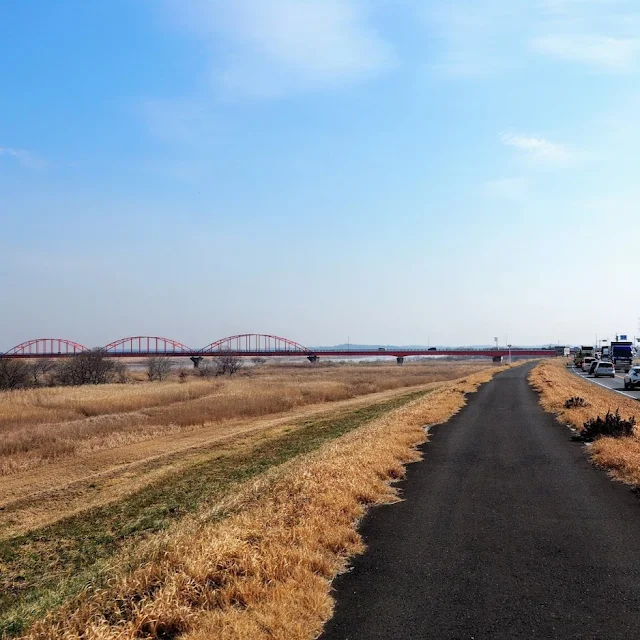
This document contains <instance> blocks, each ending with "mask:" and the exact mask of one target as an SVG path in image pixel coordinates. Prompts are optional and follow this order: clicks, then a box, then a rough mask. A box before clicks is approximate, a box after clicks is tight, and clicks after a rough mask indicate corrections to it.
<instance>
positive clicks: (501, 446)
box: [322, 366, 640, 640]
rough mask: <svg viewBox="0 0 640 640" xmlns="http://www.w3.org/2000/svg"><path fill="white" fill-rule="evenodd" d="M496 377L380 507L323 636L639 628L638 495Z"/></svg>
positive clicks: (602, 634)
mask: <svg viewBox="0 0 640 640" xmlns="http://www.w3.org/2000/svg"><path fill="white" fill-rule="evenodd" d="M529 369H530V366H524V367H517V368H515V369H512V370H509V371H506V372H504V373H502V374H499V375H498V376H496V378H495V379H494V381H493V382H491V383H489V384H488V385H485V386H484V387H482V389H481V390H480V391H479V392H478V393H477V394H474V395H473V396H471V397H470V402H469V404H468V406H467V407H466V408H465V409H464V410H463V411H462V412H461V413H460V414H458V416H456V417H454V418H453V419H452V420H451V421H450V422H449V423H448V424H447V425H443V426H441V427H437V428H436V429H434V434H433V436H432V439H431V442H429V443H428V444H426V445H424V454H425V460H424V461H423V462H421V463H418V464H415V465H411V466H410V467H409V475H408V479H407V480H406V481H405V482H404V483H403V485H402V488H403V491H404V497H405V501H404V502H401V503H399V504H396V505H389V506H385V507H381V508H378V509H374V510H373V511H371V512H370V515H369V516H368V517H367V518H366V519H365V521H364V523H363V526H362V532H363V534H364V537H365V540H366V541H367V544H368V546H369V549H368V551H367V553H365V554H364V555H363V556H360V557H359V558H357V559H356V560H355V562H354V568H353V570H352V571H351V572H349V573H347V574H345V575H343V576H341V577H339V578H338V579H337V580H336V582H335V585H334V586H335V587H336V589H337V593H336V597H337V608H336V614H335V616H334V618H333V619H332V620H331V621H330V622H329V623H328V624H327V627H326V630H325V633H324V635H323V636H322V638H323V639H324V640H338V639H339V640H373V639H384V640H400V639H405V638H406V639H413V638H416V639H418V638H419V639H427V638H428V639H431V638H433V639H437V640H445V639H454V638H455V639H472V638H473V639H475V640H480V639H483V640H484V639H488V638H491V639H494V638H498V639H505V640H506V639H509V640H512V639H515V638H527V639H532V638H558V639H563V640H564V639H568V638H581V639H595V638H601V639H606V640H611V639H617V638H620V639H623V638H624V639H627V638H629V639H635V638H640V501H639V500H638V499H637V498H636V497H635V496H634V494H633V493H632V492H631V491H630V490H629V489H628V488H626V487H624V486H623V485H620V484H617V483H614V482H612V481H610V480H609V479H607V477H606V475H605V474H604V473H603V472H601V471H597V470H596V469H594V468H592V467H591V466H590V464H589V462H588V461H587V458H586V456H585V452H584V445H581V444H580V443H576V442H571V440H570V435H571V434H570V431H569V430H568V429H567V428H566V427H563V426H561V425H560V424H558V423H557V422H555V421H554V419H553V418H552V417H551V416H549V415H548V414H545V413H544V412H543V411H542V410H541V409H540V407H539V405H538V402H537V396H536V395H535V393H534V392H533V391H532V390H531V389H530V388H529V386H528V384H527V382H526V374H527V372H528V370H529Z"/></svg>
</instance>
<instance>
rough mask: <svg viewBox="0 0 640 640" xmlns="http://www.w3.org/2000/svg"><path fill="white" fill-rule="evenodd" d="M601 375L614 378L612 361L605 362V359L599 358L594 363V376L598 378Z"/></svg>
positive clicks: (614, 372)
mask: <svg viewBox="0 0 640 640" xmlns="http://www.w3.org/2000/svg"><path fill="white" fill-rule="evenodd" d="M601 376H606V377H607V378H615V377H616V370H615V367H614V366H613V362H607V361H606V360H600V361H599V362H597V363H596V366H595V369H594V371H593V377H594V378H600V377H601Z"/></svg>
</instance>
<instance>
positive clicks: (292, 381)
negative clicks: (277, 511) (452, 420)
mask: <svg viewBox="0 0 640 640" xmlns="http://www.w3.org/2000/svg"><path fill="white" fill-rule="evenodd" d="M484 366H486V363H484V364H483V363H463V364H457V363H451V362H447V363H439V362H438V363H427V364H410V365H406V366H404V367H398V366H397V365H369V366H366V365H355V366H335V367H315V368H314V367H311V366H289V367H281V366H265V367H260V368H257V369H251V370H249V369H247V370H245V371H242V372H241V374H239V375H237V376H234V377H233V378H228V377H227V378H214V379H212V380H203V379H200V378H195V377H189V378H188V379H187V380H188V381H187V382H184V383H181V382H178V381H176V380H171V381H166V382H156V383H137V384H111V385H100V386H85V387H55V388H42V389H26V390H20V391H10V392H3V393H0V436H1V439H0V476H3V475H4V476H6V475H8V474H12V473H16V472H18V471H24V470H26V469H30V468H34V467H39V466H42V465H46V464H49V463H50V462H51V461H52V460H57V459H59V458H62V457H71V456H83V455H86V454H88V453H92V452H95V451H100V450H104V449H110V448H114V447H121V446H123V445H126V444H131V443H134V442H140V441H143V440H149V439H153V438H157V437H159V436H161V435H163V434H169V433H175V432H176V431H183V430H192V429H197V428H202V427H204V426H206V425H208V424H212V423H215V424H220V423H224V422H226V421H229V420H234V419H241V418H252V417H256V416H266V415H271V414H276V413H281V412H286V411H290V410H292V409H294V408H296V407H301V406H305V405H310V404H315V403H324V402H334V401H337V400H344V399H348V398H354V397H358V396H362V395H366V394H370V393H375V392H379V391H384V390H388V389H398V388H405V387H411V386H419V385H424V384H428V383H430V382H435V381H437V380H451V379H454V378H457V377H460V376H462V375H465V374H466V373H467V372H471V371H474V370H478V369H479V368H482V367H484Z"/></svg>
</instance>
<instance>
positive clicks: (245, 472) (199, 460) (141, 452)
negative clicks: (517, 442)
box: [0, 362, 498, 638]
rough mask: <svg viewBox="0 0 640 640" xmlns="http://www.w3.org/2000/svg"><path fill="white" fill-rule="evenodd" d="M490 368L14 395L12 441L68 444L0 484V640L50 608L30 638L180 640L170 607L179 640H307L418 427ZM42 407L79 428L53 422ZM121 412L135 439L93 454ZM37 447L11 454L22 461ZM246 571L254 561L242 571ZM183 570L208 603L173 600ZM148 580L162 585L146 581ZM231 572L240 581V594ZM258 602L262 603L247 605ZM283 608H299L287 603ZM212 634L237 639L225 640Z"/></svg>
mask: <svg viewBox="0 0 640 640" xmlns="http://www.w3.org/2000/svg"><path fill="white" fill-rule="evenodd" d="M496 370H498V369H497V368H495V367H493V366H491V365H490V364H488V363H486V362H485V363H482V362H481V363H477V362H470V363H456V364H454V363H450V362H443V363H429V364H416V365H408V366H407V365H405V367H397V366H395V365H394V366H361V365H353V366H346V367H325V368H316V369H312V368H308V369H302V368H300V367H292V368H279V367H273V368H271V367H264V368H262V369H261V370H260V371H252V372H251V375H250V376H246V375H245V376H241V377H238V378H237V379H235V378H234V379H228V378H227V379H224V380H221V379H216V380H213V381H202V380H197V379H194V380H192V381H189V382H186V383H184V384H182V383H176V382H167V383H153V384H141V385H114V386H112V387H109V388H107V387H99V388H95V389H94V388H91V389H88V388H87V389H84V388H83V389H45V390H35V391H33V392H32V394H33V395H31V396H30V395H29V393H28V392H19V393H18V394H5V395H4V396H3V397H2V400H1V401H0V404H2V416H3V418H4V419H5V421H4V423H3V426H2V433H3V435H5V434H7V435H15V434H16V433H21V434H24V433H25V430H26V431H27V432H28V431H29V430H33V431H32V433H40V434H44V436H43V437H55V436H58V437H70V438H74V439H76V446H75V448H73V449H72V450H69V451H67V452H65V453H63V454H60V455H57V456H53V457H50V458H46V459H44V460H43V461H42V462H41V463H38V465H37V466H32V467H31V468H29V466H30V465H25V466H24V468H22V470H21V469H20V468H15V467H14V468H13V469H11V470H10V471H9V473H8V474H6V475H5V476H4V477H3V479H2V482H0V636H2V634H3V633H4V634H6V635H7V636H8V637H13V636H16V635H20V633H23V632H25V629H28V628H29V625H30V623H31V622H33V621H34V620H38V619H42V617H43V615H44V614H45V613H46V612H47V611H49V612H52V613H51V614H50V616H49V617H48V618H46V621H45V622H43V623H41V624H40V625H37V626H34V627H30V628H31V630H30V631H28V635H29V636H30V637H56V638H64V637H85V638H92V637H95V638H98V637H114V638H115V637H121V638H133V637H148V638H169V637H176V633H177V629H178V627H175V626H172V625H173V623H167V624H165V623H164V622H162V621H161V619H162V620H164V618H165V617H166V615H169V617H172V616H174V613H175V611H174V609H175V607H178V608H179V609H181V610H183V612H184V616H183V618H184V619H183V618H181V619H180V621H179V628H180V629H183V630H185V631H187V630H189V631H190V632H191V631H193V632H195V631H196V630H197V629H207V630H209V631H206V632H204V631H203V633H204V634H205V635H204V636H202V637H205V636H206V634H207V633H209V634H210V635H208V636H206V637H237V638H240V637H252V635H251V633H253V631H251V632H250V631H248V629H249V627H247V628H246V629H245V627H244V626H243V625H245V624H250V625H253V626H255V625H258V626H260V624H262V623H261V622H260V619H261V618H260V616H262V615H267V617H268V616H276V617H277V618H278V620H275V619H274V620H272V622H270V623H269V625H271V626H270V627H269V628H271V629H273V630H274V634H275V635H274V634H272V635H268V634H266V632H265V634H266V635H265V634H263V635H256V636H255V637H282V638H284V637H292V638H294V637H312V635H309V632H310V631H309V630H310V629H317V628H318V625H319V624H321V621H322V620H323V619H324V618H326V616H327V612H328V611H329V609H328V608H327V607H328V606H330V600H329V596H328V582H327V580H328V577H330V576H331V575H333V574H335V571H337V570H339V569H340V568H341V567H343V566H344V562H345V558H346V557H347V556H348V555H349V554H350V553H352V552H353V551H355V550H357V549H359V548H360V542H359V538H358V536H357V534H356V532H355V529H354V526H355V519H357V517H358V514H360V513H362V511H363V509H364V508H365V507H366V505H367V504H370V503H372V502H375V501H377V500H379V499H383V498H384V499H387V498H388V497H389V496H390V495H391V494H390V490H389V489H388V487H387V485H386V481H387V480H388V479H389V478H393V477H395V476H398V475H399V474H401V473H402V466H401V464H402V462H405V461H407V460H410V459H412V456H413V455H414V454H412V453H411V445H412V444H413V443H415V442H418V441H420V440H421V439H423V438H424V432H423V430H422V429H421V425H423V424H425V423H431V422H438V421H440V420H442V419H445V418H446V417H448V416H449V415H451V413H453V412H454V411H456V410H457V409H458V408H459V407H460V406H462V404H463V402H464V399H463V398H464V393H465V392H467V391H470V390H472V389H474V388H475V387H476V386H477V384H478V383H479V382H480V381H481V380H484V379H488V378H489V377H490V376H491V375H492V374H493V372H494V371H496ZM464 376H466V379H462V380H461V381H455V380H454V381H451V382H447V380H450V379H451V378H461V377H464ZM159 390H163V391H164V390H166V392H159ZM41 392H44V393H41ZM110 394H112V395H111V396H110ZM254 396H256V397H257V398H258V400H256V401H255V402H253V403H252V398H253V397H254ZM273 396H278V397H273ZM279 396H282V397H283V398H284V399H283V398H282V397H279ZM11 397H15V398H16V399H17V402H16V404H15V409H14V410H15V415H16V416H19V417H20V420H19V421H18V422H19V424H18V425H15V426H14V427H13V429H12V428H11V422H10V420H9V419H6V418H7V417H8V416H11V406H12V403H11V401H10V398H11ZM143 398H144V400H143ZM339 398H343V399H339ZM232 401H233V402H232ZM233 403H235V411H234V410H233V406H234V404H233ZM219 405H222V407H223V409H222V410H219ZM47 406H49V407H51V409H50V410H51V411H52V412H55V415H56V418H60V416H62V415H70V416H71V419H70V420H67V421H64V420H59V421H58V422H55V421H53V420H52V421H48V422H43V421H42V420H43V412H44V411H45V409H46V407H47ZM34 407H35V410H34ZM113 409H116V411H117V412H118V413H111V411H113ZM181 409H184V414H183V412H182V411H181ZM30 412H31V413H30ZM38 412H40V413H38ZM65 412H67V413H65ZM86 412H90V413H89V416H88V417H87V415H86ZM28 415H30V416H31V417H30V418H27V417H26V416H28ZM78 415H84V417H82V418H78ZM117 417H120V420H121V424H122V425H123V428H122V431H123V432H124V433H130V434H133V436H132V437H131V440H130V441H129V440H127V438H128V437H129V436H127V437H125V438H120V439H118V438H115V439H114V440H111V441H104V442H101V440H100V437H101V436H100V435H96V433H98V434H99V433H100V430H99V429H98V430H97V431H92V430H91V429H90V428H88V427H86V425H90V424H91V421H96V422H98V423H99V422H100V421H101V420H106V421H107V422H109V421H111V422H109V423H110V424H111V425H115V424H117V419H116V418H117ZM45 419H46V418H45ZM77 425H85V429H86V430H83V429H82V428H80V429H78V430H74V429H76V428H77ZM133 425H138V428H140V430H142V431H143V432H144V433H142V434H136V433H135V428H134V426H133ZM47 429H50V430H51V433H49V432H48V431H47ZM66 429H70V431H66ZM110 429H111V433H115V434H117V433H118V431H117V429H115V428H113V427H110ZM154 429H155V430H156V431H154ZM60 434H64V435H63V436H60ZM34 445H35V446H34V447H33V448H32V449H30V448H29V447H23V450H22V451H19V452H17V453H16V452H15V451H14V452H9V453H7V454H5V455H4V456H2V457H5V458H6V457H9V458H11V457H12V456H20V455H22V456H26V457H28V456H29V454H30V453H31V452H32V451H33V450H37V449H38V446H40V445H39V444H38V442H34ZM319 451H323V453H322V454H320V453H319ZM314 452H316V453H314ZM34 457H35V456H34ZM0 459H1V458H0ZM354 460H356V461H357V464H353V461H354ZM327 464H329V466H328V467H327V466H326V465H327ZM317 465H320V466H317ZM334 482H335V485H334V484H333V483H334ZM252 514H253V515H252ZM245 518H246V520H245ZM267 522H269V526H268V527H267V526H266V524H265V523H267ZM224 523H228V525H227V526H228V527H229V528H227V529H219V528H218V527H221V526H222V525H223V524H224ZM252 523H253V524H252ZM266 534H268V535H266ZM229 536H231V537H229ZM238 536H239V537H238ZM307 536H309V539H308V541H307V542H305V540H306V538H307ZM318 536H319V537H318ZM350 541H351V542H350ZM278 545H280V546H278ZM282 545H285V546H286V547H287V548H286V549H283V548H282ZM309 545H310V546H309ZM199 546H200V547H201V548H200V550H198V547H199ZM179 550H181V551H180V553H181V554H183V555H182V556H180V557H179V556H178V555H176V554H178V551H179ZM241 550H244V551H242V553H240V551H241ZM203 553H204V556H203V555H202V554H203ZM199 554H200V555H199ZM220 554H222V556H220ZM224 554H227V555H224ZM172 559H173V560H172ZM174 560H175V562H177V564H172V563H173V561H174ZM167 562H169V564H167ZM245 562H248V563H254V564H251V565H250V566H249V565H246V566H245V565H243V566H239V565H238V564H237V563H241V564H242V563H245ZM182 565H184V566H185V567H186V566H190V567H193V569H194V570H195V569H196V567H197V566H199V567H200V569H199V571H200V572H201V574H199V575H200V576H201V578H202V580H204V582H200V583H198V584H197V585H196V584H195V583H194V588H195V589H204V591H202V594H203V598H204V599H203V600H199V601H196V600H193V601H191V600H189V599H191V598H192V597H193V595H194V592H193V591H189V590H188V589H186V590H185V591H184V597H185V598H187V599H188V600H189V602H190V603H191V604H189V605H185V601H184V599H182V596H179V597H178V596H177V594H176V598H174V597H173V596H170V595H169V594H170V593H171V590H172V589H174V588H175V586H176V583H174V582H173V580H174V578H178V574H177V573H176V571H177V569H178V566H182ZM153 567H155V568H153ZM225 567H226V568H225ZM254 570H255V571H257V572H258V573H257V574H256V576H255V581H254V580H253V579H251V580H249V577H250V576H251V575H253V572H254ZM140 571H142V572H143V573H140ZM145 571H150V572H151V573H149V576H155V577H152V578H150V579H151V580H152V582H153V585H150V584H149V583H148V582H145V584H146V586H145V587H141V586H140V585H141V584H142V583H140V580H142V581H143V582H144V581H146V580H148V577H145V576H146V575H147V574H145V573H144V572H145ZM212 572H213V573H212ZM173 574H175V575H173ZM194 575H195V574H194ZM207 576H208V577H207ZM233 576H236V577H238V576H241V578H239V579H240V580H241V582H242V583H243V585H244V583H245V581H246V582H247V584H246V588H247V591H242V594H240V595H238V596H237V597H236V596H234V595H233V594H234V593H236V591H234V589H235V590H237V589H239V588H240V587H241V586H242V585H238V584H236V585H235V586H232V582H233ZM269 576H271V577H269ZM179 579H180V580H182V578H179ZM218 579H220V580H224V581H225V584H229V585H231V586H228V587H225V588H222V586H220V587H218V586H216V585H217V584H218ZM229 580H231V582H229ZM314 584H315V585H316V587H315V588H314V589H315V590H309V589H307V586H310V585H314ZM88 585H89V586H88ZM127 585H129V586H127ZM134 585H137V586H135V587H134ZM318 585H321V586H322V592H320V591H318ZM89 587H90V588H89ZM141 588H142V592H141V591H140V589H141ZM242 588H243V589H244V586H242ZM300 588H302V589H303V591H304V593H302V592H300V591H299V589H300ZM254 589H255V590H256V591H255V594H254V595H253V596H252V595H251V593H252V590H254ZM296 590H297V591H296ZM127 591H130V592H131V600H130V601H129V600H126V598H128V596H127V595H126V594H125V592H127ZM210 591H211V592H210ZM120 592H122V594H123V597H124V598H125V600H122V599H121V598H120V596H119V595H118V594H119V593H120ZM79 593H82V594H84V595H80V596H78V594H79ZM188 593H191V595H188ZM238 593H239V592H238ZM156 594H157V596H158V597H156ZM307 594H308V595H307ZM274 596H275V598H276V600H273V599H272V598H273V597H274ZM251 597H255V599H256V603H260V606H259V607H258V609H255V610H254V608H253V606H252V607H248V606H247V605H245V604H244V602H245V600H247V599H248V598H251ZM78 598H79V599H78ZM166 598H168V599H169V600H170V601H171V603H170V607H171V611H172V612H173V613H169V612H167V613H166V615H165V613H162V615H161V616H159V617H158V619H157V620H155V618H154V615H155V614H153V613H150V612H151V611H152V609H146V608H145V606H146V605H145V603H147V604H148V605H149V606H150V607H156V608H160V609H162V607H163V606H164V605H163V604H162V602H164V600H165V599H166ZM280 598H283V599H285V600H286V601H287V602H289V600H288V599H289V598H294V599H295V600H296V602H289V604H286V603H285V604H282V608H281V606H280ZM314 602H315V603H316V604H313V603H314ZM65 603H67V604H66V605H65ZM61 606H62V607H63V608H62V609H60V607H61ZM256 606H257V605H256ZM65 607H68V608H66V609H65ZM114 607H115V609H114ZM185 607H186V608H185ZM260 607H263V608H262V609H260ZM264 607H266V609H264ZM290 607H293V608H291V609H290ZM296 607H297V608H298V609H299V608H300V607H302V609H304V612H302V610H298V613H300V614H301V615H302V613H304V615H302V617H299V616H298V613H296ZM247 609H251V611H253V613H252V614H251V615H250V616H249V617H247V616H245V615H243V616H240V617H241V618H242V620H239V621H235V616H236V615H238V614H240V613H242V612H243V611H245V610H247ZM56 611H63V613H62V614H60V615H62V618H60V617H59V616H58V614H56V613H55V612H56ZM118 611H119V613H118ZM259 611H262V612H263V613H259ZM268 611H270V612H271V613H267V612H268ZM279 611H281V614H280V613H278V612H279ZM205 613H206V614H207V615H206V616H205V617H202V616H204V614H205ZM254 614H255V615H257V616H258V618H255V617H252V616H254ZM219 616H221V617H220V620H219V621H218V622H216V620H217V619H218V617H219ZM229 616H231V617H229ZM195 617H197V618H198V622H197V624H195V623H194V624H193V625H192V624H191V622H193V621H194V620H195ZM190 621H191V622H190ZM280 624H281V625H284V626H282V628H281V631H278V630H277V629H278V625H280ZM216 625H222V627H220V628H223V627H224V628H225V629H227V631H224V632H220V633H221V635H219V636H218V635H217V634H218V631H214V629H216V628H217V627H216ZM274 625H275V626H274ZM296 625H297V627H296ZM81 627H84V628H83V631H82V632H80V628H81ZM266 628H267V627H265V629H266ZM163 629H164V630H163ZM172 629H173V631H172ZM234 629H235V631H234ZM243 629H245V631H246V633H245V631H243ZM282 629H287V631H283V630H282ZM295 629H298V630H295ZM174 632H176V633H174ZM243 633H244V635H243ZM269 633H271V632H269ZM105 634H106V635H105ZM118 634H120V635H118ZM225 634H226V635H225ZM234 634H235V635H234ZM247 634H248V635H247ZM305 634H307V635H305Z"/></svg>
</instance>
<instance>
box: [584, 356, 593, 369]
mask: <svg viewBox="0 0 640 640" xmlns="http://www.w3.org/2000/svg"><path fill="white" fill-rule="evenodd" d="M594 360H595V358H591V357H587V358H583V359H582V370H583V371H589V367H591V363H592V362H593V361H594Z"/></svg>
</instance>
